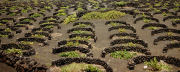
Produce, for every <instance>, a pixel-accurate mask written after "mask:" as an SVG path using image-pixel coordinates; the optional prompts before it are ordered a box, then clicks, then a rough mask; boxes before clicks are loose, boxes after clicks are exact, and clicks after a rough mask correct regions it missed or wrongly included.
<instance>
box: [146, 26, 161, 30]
mask: <svg viewBox="0 0 180 72" xmlns="http://www.w3.org/2000/svg"><path fill="white" fill-rule="evenodd" d="M148 29H150V30H156V29H159V27H154V26H151V27H148Z"/></svg>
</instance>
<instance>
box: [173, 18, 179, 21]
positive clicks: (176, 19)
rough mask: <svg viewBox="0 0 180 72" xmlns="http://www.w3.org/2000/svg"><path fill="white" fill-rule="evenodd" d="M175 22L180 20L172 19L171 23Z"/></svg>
mask: <svg viewBox="0 0 180 72" xmlns="http://www.w3.org/2000/svg"><path fill="white" fill-rule="evenodd" d="M175 21H180V18H175V19H172V22H175Z"/></svg>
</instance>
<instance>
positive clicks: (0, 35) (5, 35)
mask: <svg viewBox="0 0 180 72" xmlns="http://www.w3.org/2000/svg"><path fill="white" fill-rule="evenodd" d="M0 37H8V35H1V34H0Z"/></svg>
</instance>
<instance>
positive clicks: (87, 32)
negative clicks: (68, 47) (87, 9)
mask: <svg viewBox="0 0 180 72" xmlns="http://www.w3.org/2000/svg"><path fill="white" fill-rule="evenodd" d="M73 33H75V34H89V33H90V32H89V31H82V30H77V31H73Z"/></svg>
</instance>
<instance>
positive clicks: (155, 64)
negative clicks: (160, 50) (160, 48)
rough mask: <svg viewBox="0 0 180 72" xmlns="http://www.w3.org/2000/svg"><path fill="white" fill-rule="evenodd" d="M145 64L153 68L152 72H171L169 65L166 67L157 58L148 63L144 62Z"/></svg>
mask: <svg viewBox="0 0 180 72" xmlns="http://www.w3.org/2000/svg"><path fill="white" fill-rule="evenodd" d="M144 64H145V65H147V66H149V67H151V68H152V71H161V70H165V71H169V70H170V69H171V68H170V67H169V66H168V65H166V64H164V63H162V62H158V61H157V59H156V57H154V58H153V59H152V60H150V61H149V62H147V61H146V62H144Z"/></svg>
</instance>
